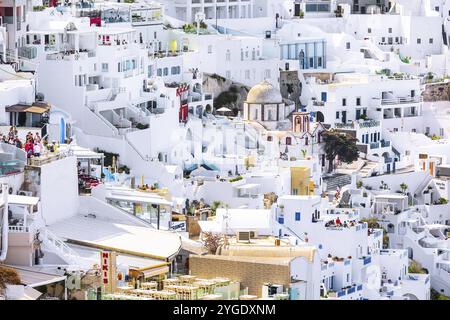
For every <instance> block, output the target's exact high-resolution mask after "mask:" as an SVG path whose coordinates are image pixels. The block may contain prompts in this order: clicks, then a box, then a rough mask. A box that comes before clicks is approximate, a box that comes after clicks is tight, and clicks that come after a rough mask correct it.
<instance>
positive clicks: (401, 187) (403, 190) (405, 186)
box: [400, 182, 408, 194]
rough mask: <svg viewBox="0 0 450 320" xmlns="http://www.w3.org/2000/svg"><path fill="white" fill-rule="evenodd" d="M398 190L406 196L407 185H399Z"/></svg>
mask: <svg viewBox="0 0 450 320" xmlns="http://www.w3.org/2000/svg"><path fill="white" fill-rule="evenodd" d="M400 189H402V192H403V194H406V190H407V189H408V185H407V184H406V183H404V182H402V183H401V184H400Z"/></svg>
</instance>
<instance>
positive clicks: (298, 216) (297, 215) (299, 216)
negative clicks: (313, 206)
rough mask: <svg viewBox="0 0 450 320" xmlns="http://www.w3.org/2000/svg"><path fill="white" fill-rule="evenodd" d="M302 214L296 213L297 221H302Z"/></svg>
mask: <svg viewBox="0 0 450 320" xmlns="http://www.w3.org/2000/svg"><path fill="white" fill-rule="evenodd" d="M300 218H301V215H300V212H296V213H295V221H300Z"/></svg>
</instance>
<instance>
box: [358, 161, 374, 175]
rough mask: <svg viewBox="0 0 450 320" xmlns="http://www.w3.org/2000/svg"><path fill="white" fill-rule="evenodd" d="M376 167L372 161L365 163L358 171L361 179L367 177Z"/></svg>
mask: <svg viewBox="0 0 450 320" xmlns="http://www.w3.org/2000/svg"><path fill="white" fill-rule="evenodd" d="M377 167H378V163H376V162H373V161H367V162H366V164H365V165H364V166H363V167H362V168H361V169H360V170H359V172H360V174H361V177H363V178H366V177H369V176H370V175H371V174H372V172H374V170H376V168H377Z"/></svg>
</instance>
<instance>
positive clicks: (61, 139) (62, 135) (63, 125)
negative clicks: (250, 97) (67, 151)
mask: <svg viewBox="0 0 450 320" xmlns="http://www.w3.org/2000/svg"><path fill="white" fill-rule="evenodd" d="M65 140H66V120H64V118H62V117H61V120H60V124H59V143H64V142H65Z"/></svg>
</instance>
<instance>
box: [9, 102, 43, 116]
mask: <svg viewBox="0 0 450 320" xmlns="http://www.w3.org/2000/svg"><path fill="white" fill-rule="evenodd" d="M50 108H51V106H50V105H49V104H47V103H42V102H35V103H33V104H31V105H29V104H20V103H19V104H15V105H12V106H8V107H6V108H5V111H6V112H30V113H39V114H41V113H44V112H47V111H49V110H50Z"/></svg>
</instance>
